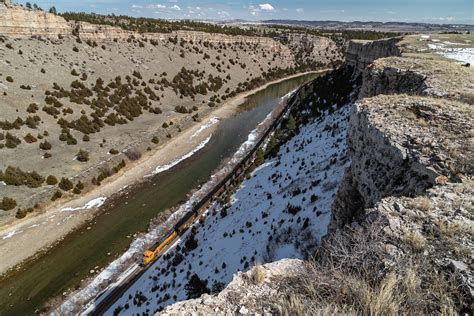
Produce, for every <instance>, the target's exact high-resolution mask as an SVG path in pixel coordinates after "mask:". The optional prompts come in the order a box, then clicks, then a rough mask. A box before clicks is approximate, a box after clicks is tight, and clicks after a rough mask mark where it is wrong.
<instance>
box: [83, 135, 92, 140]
mask: <svg viewBox="0 0 474 316" xmlns="http://www.w3.org/2000/svg"><path fill="white" fill-rule="evenodd" d="M90 140H91V138H90V137H89V135H87V134H84V136H82V141H83V142H88V141H90Z"/></svg>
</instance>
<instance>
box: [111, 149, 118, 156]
mask: <svg viewBox="0 0 474 316" xmlns="http://www.w3.org/2000/svg"><path fill="white" fill-rule="evenodd" d="M118 153H119V152H118V150H117V149H115V148H112V149H111V150H109V154H111V155H116V154H118Z"/></svg>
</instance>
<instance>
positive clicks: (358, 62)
mask: <svg viewBox="0 0 474 316" xmlns="http://www.w3.org/2000/svg"><path fill="white" fill-rule="evenodd" d="M398 41H399V39H398V38H389V39H386V40H379V41H362V40H358V41H350V42H349V44H348V46H347V50H346V62H347V64H348V65H350V66H353V67H355V69H356V70H357V71H359V72H362V71H364V69H365V68H366V67H367V66H368V65H370V64H371V63H372V62H373V61H374V60H376V59H378V58H382V57H388V56H400V54H401V52H400V49H399V48H398V47H397V45H396V43H397V42H398Z"/></svg>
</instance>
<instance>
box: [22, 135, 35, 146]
mask: <svg viewBox="0 0 474 316" xmlns="http://www.w3.org/2000/svg"><path fill="white" fill-rule="evenodd" d="M24 139H25V142H27V143H28V144H31V143H34V142H36V141H37V139H36V137H34V136H33V135H31V134H30V133H28V134H26V136H25V137H24Z"/></svg>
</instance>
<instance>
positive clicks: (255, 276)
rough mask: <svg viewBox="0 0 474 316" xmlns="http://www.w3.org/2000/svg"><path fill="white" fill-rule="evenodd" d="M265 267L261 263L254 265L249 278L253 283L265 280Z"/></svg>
mask: <svg viewBox="0 0 474 316" xmlns="http://www.w3.org/2000/svg"><path fill="white" fill-rule="evenodd" d="M265 275H266V272H265V268H264V267H262V266H261V265H256V266H255V267H254V268H253V269H252V271H251V272H250V279H251V280H252V282H253V283H255V284H261V283H262V282H263V281H264V280H265Z"/></svg>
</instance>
